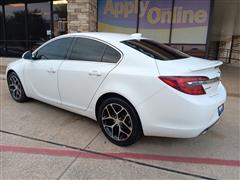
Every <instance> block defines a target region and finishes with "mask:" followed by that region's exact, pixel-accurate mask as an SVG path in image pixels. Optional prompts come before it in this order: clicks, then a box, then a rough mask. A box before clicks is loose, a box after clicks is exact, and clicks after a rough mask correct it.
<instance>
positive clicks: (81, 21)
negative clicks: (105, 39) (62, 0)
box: [67, 0, 97, 33]
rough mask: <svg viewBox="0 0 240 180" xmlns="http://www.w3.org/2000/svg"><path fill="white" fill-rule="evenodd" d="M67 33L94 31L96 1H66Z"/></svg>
mask: <svg viewBox="0 0 240 180" xmlns="http://www.w3.org/2000/svg"><path fill="white" fill-rule="evenodd" d="M67 13H68V32H69V33H72V32H84V31H96V23H97V0H68V5H67Z"/></svg>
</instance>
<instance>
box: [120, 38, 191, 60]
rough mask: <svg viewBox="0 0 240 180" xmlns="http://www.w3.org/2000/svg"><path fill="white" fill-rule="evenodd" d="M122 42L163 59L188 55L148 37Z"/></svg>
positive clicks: (186, 56) (180, 57)
mask: <svg viewBox="0 0 240 180" xmlns="http://www.w3.org/2000/svg"><path fill="white" fill-rule="evenodd" d="M122 43H124V44H126V45H127V46H130V47H131V48H134V49H136V50H138V51H140V52H141V53H143V54H146V55H147V56H150V57H152V58H155V59H160V60H164V61H168V60H176V59H184V58H188V57H190V56H189V55H187V54H185V53H183V52H181V51H178V50H176V49H174V48H171V47H169V46H167V45H164V44H161V43H158V42H155V41H152V40H148V39H141V40H127V41H122Z"/></svg>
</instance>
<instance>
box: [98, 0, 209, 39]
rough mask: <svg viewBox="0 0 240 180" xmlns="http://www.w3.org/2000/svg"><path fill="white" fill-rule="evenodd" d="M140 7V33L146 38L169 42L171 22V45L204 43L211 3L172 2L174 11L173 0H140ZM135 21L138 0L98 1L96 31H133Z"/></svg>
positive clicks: (194, 1)
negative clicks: (153, 37) (151, 37)
mask: <svg viewBox="0 0 240 180" xmlns="http://www.w3.org/2000/svg"><path fill="white" fill-rule="evenodd" d="M139 5H140V7H139V8H140V12H139V32H143V34H144V35H145V36H148V35H150V36H153V35H154V36H155V37H159V38H158V39H159V40H160V41H161V39H162V40H163V38H161V37H163V36H164V38H165V39H166V40H168V39H169V31H170V27H171V23H172V25H173V42H174V43H205V41H206V37H205V36H206V32H207V29H208V21H209V9H210V0H191V1H190V0H175V4H174V9H173V11H172V0H151V1H150V0H141V1H140V2H139ZM172 12H173V13H172ZM172 16H173V17H172ZM137 18H138V0H100V1H98V28H99V31H111V32H126V33H132V32H136V26H137ZM171 21H172V22H171ZM196 35H197V36H198V37H199V38H195V37H193V38H191V36H196ZM166 36H167V37H166ZM186 36H189V38H187V39H186ZM203 36H204V37H203ZM163 41H164V40H163ZM182 41H186V42H182Z"/></svg>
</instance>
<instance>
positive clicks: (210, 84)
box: [156, 57, 222, 95]
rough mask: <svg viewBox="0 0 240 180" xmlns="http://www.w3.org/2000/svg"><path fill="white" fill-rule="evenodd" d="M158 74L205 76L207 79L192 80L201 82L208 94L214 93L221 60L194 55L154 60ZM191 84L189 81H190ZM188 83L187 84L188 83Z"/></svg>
mask: <svg viewBox="0 0 240 180" xmlns="http://www.w3.org/2000/svg"><path fill="white" fill-rule="evenodd" d="M156 64H157V67H158V70H159V75H160V76H205V77H208V78H209V80H207V81H202V82H192V83H193V84H192V85H194V83H195V84H197V83H198V84H201V85H202V86H203V88H204V90H205V92H206V94H208V95H215V94H216V93H217V87H218V85H219V82H220V75H221V72H220V69H219V66H221V65H222V62H221V61H210V60H205V59H201V58H196V57H189V58H185V59H179V60H171V61H161V60H156ZM190 84H191V83H190ZM190 84H189V85H190Z"/></svg>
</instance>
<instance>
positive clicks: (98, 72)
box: [59, 37, 121, 110]
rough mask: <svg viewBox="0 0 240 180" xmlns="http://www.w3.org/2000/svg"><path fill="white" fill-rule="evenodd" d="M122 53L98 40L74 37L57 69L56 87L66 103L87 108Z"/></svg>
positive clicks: (82, 108) (78, 107)
mask: <svg viewBox="0 0 240 180" xmlns="http://www.w3.org/2000/svg"><path fill="white" fill-rule="evenodd" d="M120 58H121V54H120V52H119V51H118V50H116V49H114V48H113V47H111V46H109V45H106V44H105V43H103V42H100V41H99V40H95V39H91V38H87V37H76V38H75V40H74V43H73V46H72V48H71V52H70V53H69V57H68V59H67V60H65V61H64V62H63V63H62V65H61V67H60V69H59V91H60V96H61V99H62V103H63V104H64V105H66V106H70V107H73V108H77V109H81V110H86V109H87V107H88V105H89V104H90V102H91V99H92V98H93V96H94V94H95V92H96V91H97V89H98V87H99V86H100V85H101V83H102V81H103V80H104V78H105V77H106V76H107V74H108V73H109V72H110V71H111V70H112V69H113V68H114V67H115V66H116V65H117V62H118V60H120Z"/></svg>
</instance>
